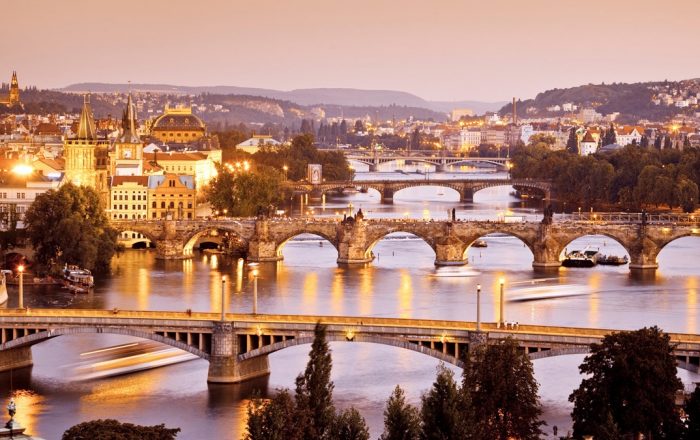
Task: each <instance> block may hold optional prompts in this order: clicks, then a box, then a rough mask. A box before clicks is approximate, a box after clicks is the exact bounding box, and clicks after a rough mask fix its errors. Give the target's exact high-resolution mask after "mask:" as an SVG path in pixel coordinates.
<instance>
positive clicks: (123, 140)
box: [111, 93, 143, 176]
mask: <svg viewBox="0 0 700 440" xmlns="http://www.w3.org/2000/svg"><path fill="white" fill-rule="evenodd" d="M137 126H138V124H137V122H136V106H135V105H134V102H133V101H132V99H131V93H129V97H128V98H127V102H126V109H124V114H123V116H122V136H121V137H120V138H119V139H118V140H117V142H116V144H115V147H114V153H113V161H112V167H113V168H112V170H111V171H112V175H113V176H125V175H126V176H140V175H141V174H143V172H142V171H143V143H142V142H141V139H140V138H139V135H138V134H137V133H136V127H137Z"/></svg>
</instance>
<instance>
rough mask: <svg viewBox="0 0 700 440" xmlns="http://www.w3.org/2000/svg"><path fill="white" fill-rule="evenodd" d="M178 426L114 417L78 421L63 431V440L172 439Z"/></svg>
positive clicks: (175, 435) (178, 429)
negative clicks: (142, 424)
mask: <svg viewBox="0 0 700 440" xmlns="http://www.w3.org/2000/svg"><path fill="white" fill-rule="evenodd" d="M178 432H180V428H166V427H165V425H156V426H140V425H133V424H131V423H121V422H119V421H117V420H114V419H104V420H102V419H100V420H91V421H89V422H83V423H79V424H77V425H75V426H72V427H71V428H69V429H68V430H67V431H66V432H64V433H63V437H61V438H62V439H63V440H87V439H90V440H173V439H175V437H177V433H178Z"/></svg>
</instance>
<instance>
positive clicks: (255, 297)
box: [252, 267, 258, 315]
mask: <svg viewBox="0 0 700 440" xmlns="http://www.w3.org/2000/svg"><path fill="white" fill-rule="evenodd" d="M252 274H253V315H257V314H258V268H257V267H256V268H254V269H253V272H252Z"/></svg>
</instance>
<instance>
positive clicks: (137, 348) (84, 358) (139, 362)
mask: <svg viewBox="0 0 700 440" xmlns="http://www.w3.org/2000/svg"><path fill="white" fill-rule="evenodd" d="M80 357H81V362H79V363H78V364H75V365H72V366H71V368H70V369H71V370H72V373H73V376H74V377H75V378H76V379H78V380H91V379H100V378H105V377H113V376H120V375H123V374H129V373H135V372H137V371H143V370H149V369H152V368H158V367H163V366H166V365H172V364H177V363H180V362H186V361H190V360H194V359H198V358H199V357H198V356H197V355H194V354H191V353H188V352H186V351H183V350H180V349H178V348H173V347H169V346H167V345H163V344H160V343H156V342H132V343H127V344H122V345H116V346H113V347H106V348H102V349H98V350H94V351H90V352H85V353H81V354H80Z"/></svg>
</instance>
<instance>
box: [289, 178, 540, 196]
mask: <svg viewBox="0 0 700 440" xmlns="http://www.w3.org/2000/svg"><path fill="white" fill-rule="evenodd" d="M428 177H429V176H427V175H426V176H425V178H422V179H402V180H357V181H353V182H347V181H340V182H323V183H318V184H311V183H304V182H287V183H286V187H287V188H289V189H291V190H292V191H294V192H296V193H302V194H308V195H309V198H310V199H311V200H321V198H322V197H323V195H324V194H327V193H330V192H336V193H342V192H344V191H347V190H353V191H356V190H357V189H360V190H362V191H367V190H369V189H374V190H376V191H378V192H379V194H380V195H381V200H382V202H385V203H390V202H392V201H393V200H394V194H396V193H397V192H399V191H401V190H402V189H406V188H415V187H419V186H438V187H442V188H451V189H453V190H455V191H457V192H458V193H459V201H460V202H473V201H474V194H475V193H476V192H478V191H481V190H482V189H486V188H493V187H496V186H513V187H515V188H518V189H525V188H526V189H528V190H529V191H531V192H536V193H537V194H540V195H541V196H542V198H543V199H545V200H549V199H550V198H551V196H552V184H551V182H549V181H546V180H535V179H430V178H428Z"/></svg>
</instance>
